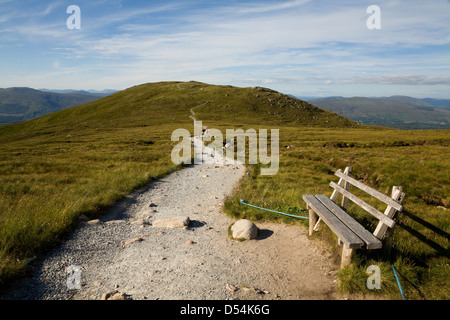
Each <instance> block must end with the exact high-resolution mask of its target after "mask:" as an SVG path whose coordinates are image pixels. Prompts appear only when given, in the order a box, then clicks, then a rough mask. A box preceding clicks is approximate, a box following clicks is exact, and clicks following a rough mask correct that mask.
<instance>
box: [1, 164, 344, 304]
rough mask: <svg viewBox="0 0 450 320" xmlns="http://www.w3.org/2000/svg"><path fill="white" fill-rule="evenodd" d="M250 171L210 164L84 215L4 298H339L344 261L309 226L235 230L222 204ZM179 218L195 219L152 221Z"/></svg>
mask: <svg viewBox="0 0 450 320" xmlns="http://www.w3.org/2000/svg"><path fill="white" fill-rule="evenodd" d="M244 174H245V167H244V166H243V165H239V164H224V165H217V164H214V163H209V164H208V163H203V164H201V165H193V166H191V167H188V168H185V169H183V170H181V171H177V172H175V173H172V174H170V175H169V176H167V177H165V178H163V179H160V180H158V181H155V182H153V183H152V184H151V185H150V186H149V187H148V188H147V189H145V190H140V191H138V192H136V193H134V194H132V195H129V196H128V197H127V198H126V199H125V200H124V201H122V202H120V203H118V204H117V205H116V206H115V207H114V208H112V210H111V212H109V213H108V214H107V215H105V216H104V217H102V218H101V219H100V220H98V221H89V222H81V223H80V227H79V228H78V229H77V230H76V231H75V232H73V234H72V235H71V236H70V237H69V239H67V241H65V242H64V243H63V244H62V245H61V246H60V247H58V248H57V249H55V250H53V251H52V252H49V253H48V254H47V255H46V256H43V257H40V258H39V259H37V261H36V262H35V263H34V267H33V273H32V275H31V276H30V277H28V278H25V279H23V280H21V281H19V282H18V283H17V284H16V285H15V286H14V288H13V289H12V290H11V291H10V292H8V293H7V294H6V295H4V296H3V297H1V299H100V298H101V297H102V296H103V295H104V294H106V293H109V292H113V291H119V292H121V293H123V294H124V295H122V297H123V296H125V297H126V298H128V299H152V300H153V299H167V300H172V299H173V300H179V299H191V300H200V299H210V300H216V299H220V300H222V299H283V300H288V299H334V298H336V296H335V294H334V292H335V286H336V283H337V282H336V280H335V279H336V278H335V273H336V271H337V266H336V265H335V264H334V263H333V261H332V258H331V257H329V256H328V254H327V253H326V251H325V250H322V249H320V248H319V247H318V246H319V244H318V242H317V241H310V240H308V239H307V235H306V232H307V231H306V228H302V227H299V226H287V225H282V224H276V223H257V226H258V228H260V235H259V237H258V239H256V240H248V241H243V242H239V241H236V240H232V239H230V238H229V237H228V227H229V226H230V225H231V224H232V223H233V222H235V220H233V219H231V218H229V217H227V216H226V215H225V214H223V213H222V212H221V206H222V204H223V201H224V199H225V197H226V196H227V195H230V194H231V193H232V192H233V189H234V188H235V187H236V186H237V183H238V181H239V179H241V178H242V177H243V175H244ZM243 210H245V209H244V208H243ZM178 216H185V217H189V218H190V220H191V222H190V224H189V226H188V227H176V228H163V227H155V226H152V223H153V222H154V221H155V220H156V219H168V218H174V217H178ZM130 239H133V240H134V241H130V242H131V243H128V242H127V241H128V240H130ZM70 266H77V267H78V268H79V270H80V273H79V274H80V276H81V287H80V288H79V289H76V288H75V289H69V288H68V286H67V279H68V274H67V270H68V269H69V268H70ZM235 289H237V290H236V291H233V290H235Z"/></svg>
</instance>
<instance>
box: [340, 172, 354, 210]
mask: <svg viewBox="0 0 450 320" xmlns="http://www.w3.org/2000/svg"><path fill="white" fill-rule="evenodd" d="M352 169H353V168H352V167H347V168H345V171H344V174H346V175H348V176H351V175H352ZM350 185H351V184H350V183H349V182H347V181H344V186H343V188H344V189H345V190H347V191H349V190H350ZM347 204H348V198H347V197H345V196H344V195H342V202H341V206H342V207H343V208H344V209H347Z"/></svg>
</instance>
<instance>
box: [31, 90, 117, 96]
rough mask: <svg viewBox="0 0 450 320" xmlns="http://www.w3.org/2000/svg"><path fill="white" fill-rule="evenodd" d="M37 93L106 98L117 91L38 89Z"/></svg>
mask: <svg viewBox="0 0 450 320" xmlns="http://www.w3.org/2000/svg"><path fill="white" fill-rule="evenodd" d="M38 90H39V91H44V92H54V93H71V94H85V95H93V96H98V97H101V98H103V97H106V96H109V95H110V94H113V93H116V92H117V90H112V89H105V90H73V89H64V90H58V89H38Z"/></svg>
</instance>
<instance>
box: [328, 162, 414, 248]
mask: <svg viewBox="0 0 450 320" xmlns="http://www.w3.org/2000/svg"><path fill="white" fill-rule="evenodd" d="M351 173H352V167H347V168H345V170H344V172H342V171H341V170H338V171H336V173H335V175H336V176H338V177H339V178H340V179H339V182H338V183H337V184H336V183H334V182H330V186H331V187H332V188H333V189H334V191H333V194H332V195H331V197H330V199H331V200H332V201H334V202H336V200H337V198H338V196H339V194H342V203H341V206H342V207H344V208H346V207H347V203H348V199H350V200H351V201H353V202H354V203H356V204H357V205H359V206H360V207H361V208H363V209H364V210H366V211H367V212H369V213H370V214H372V215H373V216H374V217H376V218H377V219H378V220H380V222H379V223H378V225H377V227H376V229H375V231H374V233H373V234H374V236H375V237H377V238H378V239H382V238H383V236H384V235H385V233H386V231H387V229H388V228H392V227H393V226H394V224H395V222H394V220H392V219H393V217H394V215H395V213H396V212H397V211H401V210H402V209H403V207H402V205H401V202H402V201H403V198H404V197H405V193H403V192H402V187H399V186H394V187H393V188H392V194H391V197H388V196H387V195H385V194H383V193H381V192H379V191H377V190H375V189H373V188H371V187H369V186H367V185H365V184H364V183H362V182H360V181H358V180H356V179H354V178H352V177H351ZM350 185H353V186H355V187H357V188H358V189H360V190H362V191H365V192H366V193H368V194H369V195H371V196H373V197H374V198H376V199H378V200H380V201H382V202H384V203H385V204H386V205H387V207H386V210H385V211H384V213H381V212H380V211H378V210H377V209H375V208H374V207H372V206H371V205H370V204H368V203H366V202H364V201H363V200H361V199H360V198H358V197H357V196H355V195H354V194H352V193H351V192H350V191H349V190H350Z"/></svg>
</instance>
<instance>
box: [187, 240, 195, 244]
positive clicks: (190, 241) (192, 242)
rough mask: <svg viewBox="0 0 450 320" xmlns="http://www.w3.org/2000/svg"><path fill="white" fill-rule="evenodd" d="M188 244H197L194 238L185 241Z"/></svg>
mask: <svg viewBox="0 0 450 320" xmlns="http://www.w3.org/2000/svg"><path fill="white" fill-rule="evenodd" d="M185 243H186V244H188V245H191V244H195V242H194V241H192V240H186V242H185Z"/></svg>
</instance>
